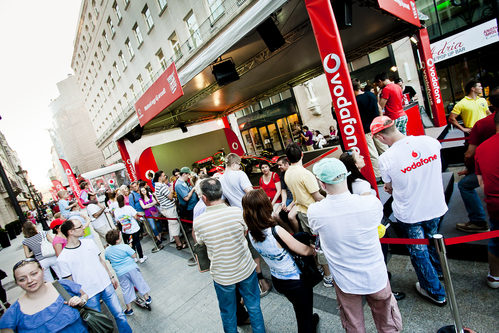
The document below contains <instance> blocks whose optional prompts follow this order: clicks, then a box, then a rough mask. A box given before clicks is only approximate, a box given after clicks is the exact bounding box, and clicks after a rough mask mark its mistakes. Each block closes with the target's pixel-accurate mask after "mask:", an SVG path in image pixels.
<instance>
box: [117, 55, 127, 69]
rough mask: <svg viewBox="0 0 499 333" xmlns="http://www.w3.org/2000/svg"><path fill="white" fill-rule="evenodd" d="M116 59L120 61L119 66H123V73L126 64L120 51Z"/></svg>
mask: <svg viewBox="0 0 499 333" xmlns="http://www.w3.org/2000/svg"><path fill="white" fill-rule="evenodd" d="M118 57H119V58H120V60H121V65H122V66H123V71H125V69H126V66H127V63H126V59H125V56H124V55H123V52H122V51H120V53H118Z"/></svg>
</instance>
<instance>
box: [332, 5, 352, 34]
mask: <svg viewBox="0 0 499 333" xmlns="http://www.w3.org/2000/svg"><path fill="white" fill-rule="evenodd" d="M331 6H332V7H333V12H334V17H335V18H336V24H338V29H340V30H341V29H346V28H350V27H351V26H352V21H353V20H352V0H331Z"/></svg>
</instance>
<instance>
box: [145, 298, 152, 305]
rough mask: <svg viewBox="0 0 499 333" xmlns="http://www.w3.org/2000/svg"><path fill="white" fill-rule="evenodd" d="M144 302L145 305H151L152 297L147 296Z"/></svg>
mask: <svg viewBox="0 0 499 333" xmlns="http://www.w3.org/2000/svg"><path fill="white" fill-rule="evenodd" d="M145 302H146V304H147V305H149V304H151V303H152V297H151V296H149V298H148V299H146V300H145Z"/></svg>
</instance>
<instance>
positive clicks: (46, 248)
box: [40, 232, 55, 258]
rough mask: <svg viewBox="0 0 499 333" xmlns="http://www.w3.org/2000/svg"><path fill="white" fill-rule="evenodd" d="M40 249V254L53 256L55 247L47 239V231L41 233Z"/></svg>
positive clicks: (47, 256)
mask: <svg viewBox="0 0 499 333" xmlns="http://www.w3.org/2000/svg"><path fill="white" fill-rule="evenodd" d="M40 247H41V251H42V256H43V257H44V258H49V257H53V256H55V249H54V246H53V245H52V243H50V242H49V240H48V239H47V233H46V232H45V233H43V234H42V243H41V246H40Z"/></svg>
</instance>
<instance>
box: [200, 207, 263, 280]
mask: <svg viewBox="0 0 499 333" xmlns="http://www.w3.org/2000/svg"><path fill="white" fill-rule="evenodd" d="M193 227H194V233H195V235H196V239H197V242H198V243H199V244H205V245H206V248H207V250H208V257H209V258H210V260H211V266H210V273H211V276H212V278H213V280H214V281H215V282H216V283H218V284H221V285H224V286H227V285H231V284H235V283H238V282H241V281H243V280H244V279H246V278H248V277H249V276H250V275H251V274H252V273H253V272H254V271H255V268H256V264H255V262H254V261H253V259H252V257H251V253H250V251H249V249H248V242H247V240H246V237H245V232H246V231H247V230H248V227H247V226H246V223H244V220H243V212H242V211H241V209H240V208H238V207H229V206H227V205H225V204H219V205H215V206H208V207H206V212H205V213H203V214H201V215H200V216H198V217H197V218H195V219H194V224H193Z"/></svg>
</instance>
